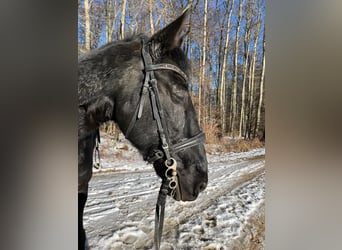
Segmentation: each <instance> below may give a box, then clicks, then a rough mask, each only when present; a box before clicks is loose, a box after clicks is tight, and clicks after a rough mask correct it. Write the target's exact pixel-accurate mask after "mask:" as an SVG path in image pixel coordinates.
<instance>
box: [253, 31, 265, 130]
mask: <svg viewBox="0 0 342 250" xmlns="http://www.w3.org/2000/svg"><path fill="white" fill-rule="evenodd" d="M265 43H266V41H265V26H264V38H263V45H262V50H263V57H262V71H261V79H260V90H259V103H258V113H257V122H256V128H255V132H259V129H260V118H261V106H262V102H263V97H264V79H265Z"/></svg>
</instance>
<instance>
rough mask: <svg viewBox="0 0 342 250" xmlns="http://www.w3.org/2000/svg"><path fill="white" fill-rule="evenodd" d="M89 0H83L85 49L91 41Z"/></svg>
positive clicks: (87, 48)
mask: <svg viewBox="0 0 342 250" xmlns="http://www.w3.org/2000/svg"><path fill="white" fill-rule="evenodd" d="M90 5H91V3H90V1H89V0H84V22H85V31H84V40H85V44H84V48H85V49H86V50H90V41H91V33H90Z"/></svg>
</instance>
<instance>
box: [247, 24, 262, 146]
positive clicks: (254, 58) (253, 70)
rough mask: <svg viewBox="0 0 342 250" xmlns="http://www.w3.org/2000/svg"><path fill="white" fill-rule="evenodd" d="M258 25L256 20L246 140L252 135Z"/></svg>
mask: <svg viewBox="0 0 342 250" xmlns="http://www.w3.org/2000/svg"><path fill="white" fill-rule="evenodd" d="M260 23H261V20H258V24H257V29H256V32H255V40H254V48H253V59H252V68H251V74H250V75H251V80H250V88H249V91H250V97H249V117H248V138H249V139H250V138H251V133H252V125H253V113H254V92H255V82H254V79H255V64H256V56H257V45H258V40H259V34H260V26H261V25H260Z"/></svg>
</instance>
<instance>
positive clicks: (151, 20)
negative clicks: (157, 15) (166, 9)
mask: <svg viewBox="0 0 342 250" xmlns="http://www.w3.org/2000/svg"><path fill="white" fill-rule="evenodd" d="M153 4H154V1H153V0H149V2H148V12H149V16H150V29H151V34H154V24H153V7H152V6H153Z"/></svg>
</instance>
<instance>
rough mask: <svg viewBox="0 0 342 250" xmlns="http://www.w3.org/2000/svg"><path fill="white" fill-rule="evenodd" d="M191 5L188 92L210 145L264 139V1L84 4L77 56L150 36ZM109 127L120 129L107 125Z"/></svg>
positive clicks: (91, 0) (98, 0)
mask: <svg viewBox="0 0 342 250" xmlns="http://www.w3.org/2000/svg"><path fill="white" fill-rule="evenodd" d="M187 6H190V7H191V11H190V15H189V20H188V25H187V32H188V35H187V37H186V40H185V41H184V42H183V45H182V46H183V49H184V51H185V53H186V55H187V56H188V58H189V59H190V62H191V67H192V72H191V76H190V79H191V80H190V82H189V83H188V84H189V86H188V87H189V91H190V94H191V97H192V100H193V103H194V106H195V109H196V112H197V115H198V119H199V123H200V126H201V128H202V130H203V131H204V132H205V134H206V137H207V142H208V143H219V142H220V141H221V140H222V138H226V137H229V138H237V139H244V140H254V139H257V140H260V141H264V140H265V1H264V0H176V1H171V0H146V1H132V0H79V1H78V53H79V54H81V53H84V52H86V51H88V50H91V49H93V48H97V47H100V46H102V45H104V44H106V43H108V42H111V41H116V40H119V39H124V38H125V37H127V36H130V35H132V34H136V33H146V34H149V35H151V34H153V33H155V32H156V31H158V30H159V29H161V28H162V27H164V26H165V25H167V24H168V23H170V22H172V21H173V20H174V19H175V18H177V17H178V16H179V15H180V14H181V13H182V11H183V10H184V9H185V8H186V7H187ZM103 129H105V130H107V132H109V133H111V132H113V131H114V132H115V131H116V130H117V129H116V128H115V126H114V125H113V124H108V123H107V124H105V126H104V127H103Z"/></svg>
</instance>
